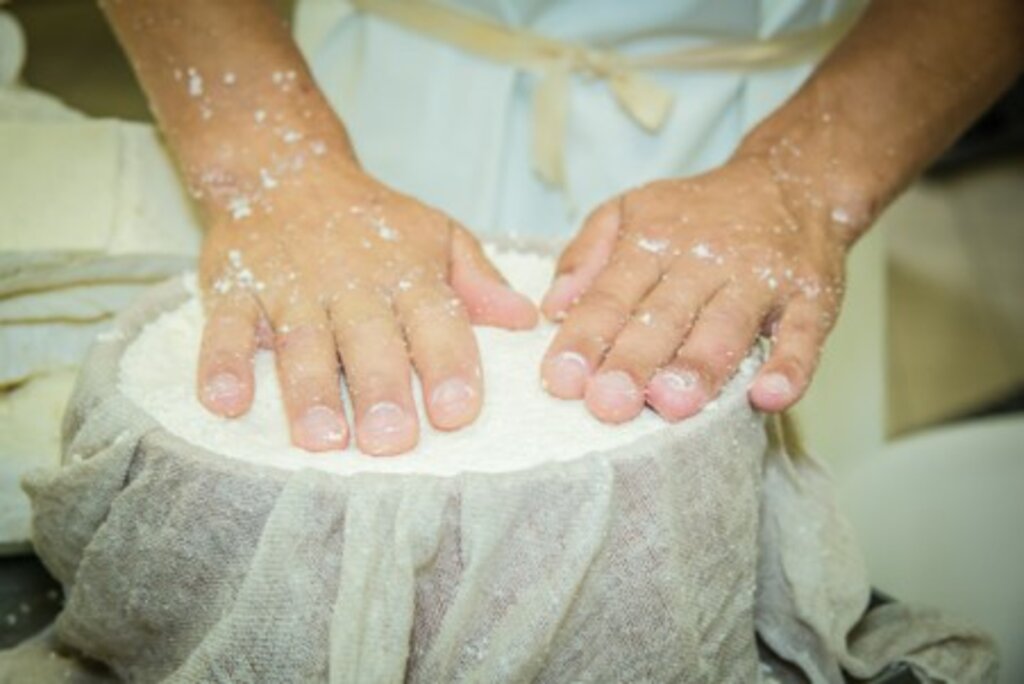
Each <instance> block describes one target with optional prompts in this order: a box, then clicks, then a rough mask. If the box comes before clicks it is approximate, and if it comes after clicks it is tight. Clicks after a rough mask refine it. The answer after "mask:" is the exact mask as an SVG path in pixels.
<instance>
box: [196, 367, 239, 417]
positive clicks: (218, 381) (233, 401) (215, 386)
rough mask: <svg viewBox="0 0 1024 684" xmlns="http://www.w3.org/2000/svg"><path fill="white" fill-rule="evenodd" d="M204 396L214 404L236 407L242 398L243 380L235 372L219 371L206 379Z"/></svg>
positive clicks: (221, 406) (222, 406) (209, 402)
mask: <svg viewBox="0 0 1024 684" xmlns="http://www.w3.org/2000/svg"><path fill="white" fill-rule="evenodd" d="M203 398H204V399H205V400H206V403H207V404H211V405H213V406H217V407H220V408H224V409H231V408H235V407H237V406H238V404H239V403H240V402H241V400H242V381H241V380H239V379H238V376H236V375H234V374H233V373H218V374H217V375H214V376H213V377H212V378H210V379H209V380H207V381H206V384H205V385H204V386H203Z"/></svg>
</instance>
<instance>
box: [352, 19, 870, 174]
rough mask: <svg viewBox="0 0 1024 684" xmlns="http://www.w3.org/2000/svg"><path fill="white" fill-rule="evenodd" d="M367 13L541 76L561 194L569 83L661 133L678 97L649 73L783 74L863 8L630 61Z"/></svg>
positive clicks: (545, 149) (543, 142)
mask: <svg viewBox="0 0 1024 684" xmlns="http://www.w3.org/2000/svg"><path fill="white" fill-rule="evenodd" d="M351 2H352V5H353V6H354V7H355V8H356V9H358V10H359V11H362V12H367V13H369V14H372V15H375V16H378V17H381V18H383V19H385V20H387V21H391V22H394V23H396V24H398V25H400V26H402V27H404V28H407V29H409V30H411V31H414V32H417V33H420V34H423V35H426V36H429V37H431V38H434V39H436V40H440V41H443V42H446V43H450V44H452V45H454V46H456V47H458V48H460V49H462V50H465V51H466V52H468V53H470V54H474V55H479V56H482V57H485V58H487V59H491V60H493V61H496V62H501V63H503V64H512V65H515V66H517V67H520V68H522V69H526V70H528V71H531V72H534V73H536V74H538V75H539V76H540V81H539V83H538V84H537V87H536V90H535V92H534V98H533V114H534V118H533V149H532V154H533V163H534V170H535V171H536V172H537V174H538V175H539V176H540V177H541V179H543V180H544V181H545V182H546V183H549V184H551V185H554V186H558V187H563V186H564V185H565V167H564V161H563V157H562V147H563V141H564V138H565V128H566V124H567V117H568V90H569V77H570V75H571V74H573V73H580V74H587V75H589V76H592V77H596V78H601V79H604V80H606V81H607V83H608V86H609V88H610V89H611V92H612V94H613V95H614V96H615V99H616V101H617V102H618V103H619V105H620V106H621V107H622V108H623V110H624V111H625V112H626V113H627V114H628V115H629V116H630V117H631V118H632V119H633V120H634V121H636V122H637V124H639V125H641V126H643V127H644V128H645V129H647V130H648V131H657V130H659V129H660V128H661V127H662V125H663V124H664V122H665V119H666V117H667V116H668V113H669V111H670V110H671V108H672V106H673V100H674V98H673V95H672V93H671V92H669V91H668V90H666V89H664V88H662V87H660V86H659V85H658V84H657V82H656V81H655V80H653V79H651V78H650V77H649V76H647V75H646V73H645V72H649V71H654V70H659V69H661V70H671V71H686V70H691V71H692V70H720V69H721V70H732V71H741V72H742V71H751V70H757V69H779V68H783V67H787V66H791V65H793V64H800V63H805V62H809V61H811V60H812V59H815V58H818V57H820V56H821V55H822V54H824V53H825V52H826V51H827V50H828V49H829V48H830V47H831V46H832V45H833V44H835V42H836V41H838V40H839V38H840V37H841V36H842V35H843V34H844V33H845V32H846V30H847V29H848V28H849V27H850V26H851V25H852V23H853V21H854V20H855V19H856V17H857V16H858V14H859V11H860V9H861V7H862V5H863V3H862V2H849V3H847V5H848V7H847V9H846V11H844V12H842V13H840V14H839V15H838V16H837V17H836V18H835V19H833V20H831V21H828V22H825V23H823V24H821V25H819V26H816V27H814V28H811V29H806V30H802V31H795V32H792V33H789V34H785V35H781V36H775V37H769V38H758V39H748V40H737V39H723V38H722V37H721V36H707V35H699V34H697V35H693V34H690V35H687V36H686V37H690V38H703V39H709V38H710V39H711V40H712V41H713V42H711V43H710V44H707V45H700V46H694V47H687V48H682V49H678V50H673V51H670V52H664V53H659V54H650V55H628V54H623V53H619V52H616V51H614V50H610V49H601V48H596V47H589V46H586V45H579V44H574V43H566V42H561V41H558V40H554V39H552V38H548V37H546V36H542V35H540V34H537V33H533V32H530V31H527V30H524V29H518V28H514V27H511V26H504V25H502V24H498V23H496V22H492V21H489V20H487V19H485V18H483V17H479V16H475V15H473V14H469V13H467V12H463V11H460V10H457V9H454V8H452V7H449V6H447V5H443V4H440V3H439V2H432V1H430V0H421V1H415V0H413V1H410V0H351Z"/></svg>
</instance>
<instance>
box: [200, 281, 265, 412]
mask: <svg viewBox="0 0 1024 684" xmlns="http://www.w3.org/2000/svg"><path fill="white" fill-rule="evenodd" d="M206 301H207V307H206V308H207V312H206V325H205V326H204V327H203V341H202V345H201V347H200V350H199V371H198V374H197V384H198V388H197V390H198V396H199V401H200V402H201V403H202V404H203V406H205V407H206V408H207V409H208V410H209V411H211V412H213V413H215V414H217V415H219V416H225V417H228V418H235V417H237V416H240V415H242V414H243V413H245V412H246V411H248V410H249V406H250V405H252V397H253V388H254V381H253V373H252V359H253V354H254V353H255V352H256V329H257V326H258V322H259V319H260V315H259V308H258V307H257V304H256V302H255V301H254V300H253V299H252V298H251V297H249V296H248V295H246V294H238V295H232V296H230V297H228V296H213V297H208V298H207V300H206Z"/></svg>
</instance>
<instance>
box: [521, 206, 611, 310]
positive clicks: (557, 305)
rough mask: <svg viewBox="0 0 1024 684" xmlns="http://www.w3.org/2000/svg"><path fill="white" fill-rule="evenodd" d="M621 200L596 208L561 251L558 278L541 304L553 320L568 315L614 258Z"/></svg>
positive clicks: (557, 270)
mask: <svg viewBox="0 0 1024 684" xmlns="http://www.w3.org/2000/svg"><path fill="white" fill-rule="evenodd" d="M621 207H622V200H621V199H620V198H618V197H616V198H613V199H611V200H609V201H607V202H605V203H604V204H602V205H600V206H599V207H598V208H597V209H595V210H594V211H593V212H592V213H591V214H590V216H588V217H587V220H586V221H584V222H583V227H582V228H581V229H580V232H579V233H578V234H577V235H576V237H575V238H573V240H572V242H570V243H569V244H568V246H567V247H566V248H565V250H564V251H563V252H562V255H561V257H560V258H559V260H558V268H557V269H556V277H555V280H554V282H553V283H551V287H550V289H548V292H547V294H546V295H545V296H544V301H543V302H542V303H541V311H543V312H544V315H545V316H547V317H548V319H550V320H558V319H560V318H562V317H563V316H565V314H566V312H567V311H568V310H569V307H570V306H572V303H573V302H574V301H576V300H577V299H579V297H580V296H582V295H583V293H584V291H586V289H587V288H588V287H590V284H591V283H593V282H594V280H595V279H596V278H597V276H598V274H599V273H600V272H601V270H602V269H603V268H604V267H605V266H606V265H607V264H608V261H609V260H610V259H611V256H612V251H613V250H614V248H615V242H616V238H617V237H618V234H619V226H620V223H621V220H620V219H621Z"/></svg>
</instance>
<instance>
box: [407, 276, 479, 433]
mask: <svg viewBox="0 0 1024 684" xmlns="http://www.w3.org/2000/svg"><path fill="white" fill-rule="evenodd" d="M395 307H396V309H397V311H398V316H399V318H400V320H401V321H402V326H403V328H404V329H405V338H406V340H408V342H409V348H410V351H411V353H412V359H413V364H414V365H415V366H416V372H417V373H418V374H419V376H420V383H421V384H422V385H423V403H424V405H425V406H426V409H427V416H428V417H429V418H430V422H431V424H432V425H434V427H436V428H438V429H441V430H455V429H458V428H461V427H464V426H466V425H468V424H469V423H471V422H473V420H475V419H476V417H477V415H478V414H479V413H480V402H481V396H482V394H483V383H482V379H481V376H480V353H479V350H478V349H477V344H476V338H475V337H474V336H473V328H472V327H470V323H469V317H468V316H467V314H466V312H465V309H464V308H463V307H462V304H461V302H459V300H458V298H457V297H455V293H454V292H452V291H451V290H449V289H448V288H446V287H444V286H443V285H439V284H433V285H430V286H421V287H414V288H411V289H409V290H406V291H401V292H398V293H397V295H396V297H395Z"/></svg>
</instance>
